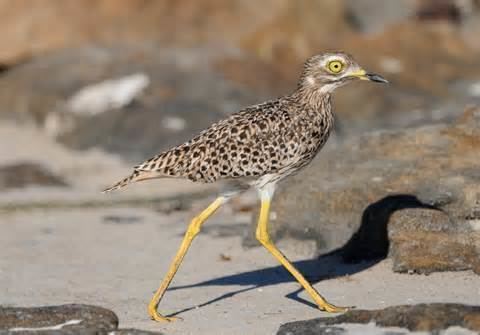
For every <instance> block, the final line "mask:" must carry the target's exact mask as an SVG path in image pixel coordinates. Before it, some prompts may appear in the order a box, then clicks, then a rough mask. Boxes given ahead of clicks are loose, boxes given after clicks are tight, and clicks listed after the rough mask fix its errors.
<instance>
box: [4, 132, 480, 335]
mask: <svg viewBox="0 0 480 335" xmlns="http://www.w3.org/2000/svg"><path fill="white" fill-rule="evenodd" d="M5 132H8V136H9V138H10V139H13V140H16V150H11V148H10V147H9V146H8V145H5V144H4V143H2V142H3V141H0V155H2V161H3V162H4V163H7V162H15V161H22V160H25V159H28V160H30V161H36V162H41V163H43V164H45V165H47V166H48V167H50V168H52V169H53V170H54V171H55V172H57V173H60V174H61V175H63V176H65V177H66V178H67V179H68V181H69V182H71V184H72V185H74V187H73V188H72V189H70V190H61V189H53V190H49V191H48V192H47V191H46V190H45V189H37V188H31V189H27V190H17V191H8V192H3V193H2V195H1V196H0V207H4V208H7V207H8V209H7V210H3V211H0V232H1V234H0V245H1V250H2V251H1V257H0V297H1V302H0V303H1V304H2V305H12V306H38V305H54V304H64V303H86V304H94V305H100V306H103V307H106V308H109V309H112V310H113V311H115V312H116V313H117V315H118V316H119V318H120V323H121V325H120V326H121V327H136V328H141V329H149V330H156V331H162V332H164V333H165V334H196V335H200V334H232V335H234V334H252V335H254V334H262V335H263V334H274V333H275V332H276V330H277V329H278V327H279V325H280V324H282V323H285V322H288V321H294V320H302V319H307V318H314V317H319V316H326V315H327V314H325V313H322V312H320V311H318V310H317V309H315V308H313V307H312V306H311V304H310V303H308V302H309V301H310V300H309V298H308V297H307V296H306V294H305V292H300V293H299V294H298V295H297V294H296V293H298V288H299V286H298V284H297V283H295V282H293V281H292V279H291V277H289V276H288V275H287V273H286V272H285V271H284V270H283V269H281V268H280V267H279V266H277V263H276V262H275V260H274V259H273V258H272V257H271V256H270V255H269V254H268V253H267V252H266V251H265V250H263V249H262V248H260V247H259V248H251V249H244V248H243V247H242V246H241V239H242V238H241V236H240V235H241V234H242V232H243V231H244V229H243V227H244V226H245V225H246V224H247V222H248V220H249V217H248V215H245V214H243V215H238V214H235V212H234V211H232V210H231V208H229V207H227V208H225V209H224V210H221V211H220V212H219V213H218V215H216V216H215V217H213V218H212V220H211V221H210V222H208V223H207V225H206V226H205V230H204V232H203V233H202V234H200V235H199V237H198V238H197V239H196V240H195V242H194V245H193V247H192V249H191V252H190V253H189V254H188V255H187V258H186V260H185V262H184V264H183V265H182V267H181V269H180V271H179V273H178V275H177V276H176V278H175V280H174V283H173V285H172V288H171V290H169V291H168V292H167V295H166V298H165V300H164V301H163V302H162V304H161V306H160V309H161V311H162V312H164V313H166V314H174V315H178V316H180V317H182V318H183V319H184V320H183V321H178V322H174V323H169V324H159V323H155V322H153V321H150V320H149V318H148V316H147V314H146V304H147V303H148V301H149V299H150V297H151V295H152V294H153V292H154V290H155V289H156V287H157V285H158V284H159V282H160V280H161V278H162V276H163V275H164V274H165V272H166V270H167V268H168V265H169V263H170V260H171V258H172V256H173V254H174V252H175V251H176V249H177V247H178V245H179V243H180V241H181V238H182V234H183V232H184V230H185V228H186V225H187V222H188V220H189V218H191V217H192V216H193V214H194V213H195V212H196V211H197V210H198V209H200V208H201V207H202V206H203V205H204V204H206V203H208V199H200V200H197V201H195V203H194V204H193V206H189V208H186V209H181V210H178V211H173V212H168V211H167V212H165V211H158V208H157V207H155V206H153V205H148V204H147V205H145V206H140V207H137V206H135V207H134V206H129V205H128V204H126V205H121V204H120V202H118V201H119V200H122V199H132V198H135V197H145V196H152V197H154V196H159V197H172V196H176V195H178V194H180V193H188V192H193V191H198V188H196V187H194V186H192V185H191V184H184V183H177V182H175V181H158V182H155V183H153V184H151V185H143V186H142V185H140V186H138V187H132V188H130V189H128V190H126V191H125V192H122V193H121V194H118V195H112V196H110V198H109V199H111V201H112V203H109V204H105V206H103V207H98V208H95V207H88V206H84V207H78V206H77V207H76V206H75V204H78V203H80V202H84V201H91V202H95V201H97V200H98V201H103V200H102V199H104V198H102V197H104V196H103V195H99V194H98V190H99V189H101V188H102V187H103V186H106V184H108V183H110V182H112V181H115V180H116V178H117V177H120V176H122V175H124V174H125V173H126V172H128V168H127V165H125V163H123V162H121V161H120V160H118V159H117V158H115V157H113V156H109V155H106V154H104V153H101V152H84V153H81V154H80V153H74V152H71V151H69V150H66V149H63V148H61V147H59V146H58V145H56V144H54V143H52V141H50V140H48V139H43V138H42V137H41V136H40V137H39V135H38V134H36V133H35V131H33V130H25V129H15V130H12V127H3V128H2V126H0V133H2V137H3V135H4V134H5ZM28 136H30V137H28ZM32 141H34V142H32ZM32 143H35V147H32ZM92 171H95V173H92ZM115 201H117V202H115ZM35 202H36V203H61V204H63V205H62V206H59V207H60V208H43V209H42V208H41V207H42V206H38V207H40V208H36V209H28V210H27V209H22V208H19V209H12V208H15V204H24V203H35ZM119 204H120V205H119ZM280 247H281V248H282V250H284V251H285V253H286V254H287V255H288V256H289V257H290V258H291V259H292V260H294V261H298V263H297V264H298V265H299V268H300V269H301V270H302V271H303V272H304V273H305V274H306V275H307V277H308V278H310V279H312V280H315V281H316V284H315V287H316V288H317V289H318V290H319V291H320V292H322V293H323V294H324V295H325V296H326V297H327V298H329V299H330V300H331V301H332V302H333V303H336V304H338V305H347V306H349V305H355V306H357V307H359V308H365V309H371V308H383V307H386V306H390V305H396V304H414V303H419V302H459V303H467V304H480V277H479V276H476V275H474V274H473V273H471V272H456V273H453V272H451V273H436V274H432V275H430V276H419V275H406V274H404V275H402V274H395V273H393V272H392V271H391V264H390V263H389V261H388V260H386V261H382V262H380V263H377V264H360V265H357V266H351V267H346V266H341V265H339V264H337V263H336V262H335V260H332V259H326V260H325V259H324V260H321V261H314V260H312V258H313V250H314V248H313V246H312V245H311V244H310V243H308V242H294V241H289V242H284V243H281V245H280ZM327 275H328V276H330V277H331V278H330V279H325V277H326V276H327ZM322 278H323V280H319V279H322Z"/></svg>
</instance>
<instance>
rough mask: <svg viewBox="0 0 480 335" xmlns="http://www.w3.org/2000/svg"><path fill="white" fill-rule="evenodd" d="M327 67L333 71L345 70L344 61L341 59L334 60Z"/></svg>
mask: <svg viewBox="0 0 480 335" xmlns="http://www.w3.org/2000/svg"><path fill="white" fill-rule="evenodd" d="M327 69H328V71H330V72H331V73H340V72H341V71H342V70H343V63H342V62H341V61H339V60H332V61H331V62H329V63H328V65H327Z"/></svg>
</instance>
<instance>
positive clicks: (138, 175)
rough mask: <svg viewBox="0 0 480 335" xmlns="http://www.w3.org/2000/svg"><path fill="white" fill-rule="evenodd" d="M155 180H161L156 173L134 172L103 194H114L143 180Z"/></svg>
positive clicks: (105, 190)
mask: <svg viewBox="0 0 480 335" xmlns="http://www.w3.org/2000/svg"><path fill="white" fill-rule="evenodd" d="M153 178H159V175H158V173H155V172H154V171H142V170H134V171H133V172H132V174H131V175H129V176H128V177H126V178H124V179H122V180H120V181H119V182H118V183H116V184H113V185H112V186H110V187H108V188H106V189H104V190H103V191H102V193H108V192H112V191H115V190H118V189H120V188H123V187H125V186H127V185H128V184H131V183H135V182H137V181H141V180H146V179H153Z"/></svg>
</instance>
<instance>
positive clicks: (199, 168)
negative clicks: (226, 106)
mask: <svg viewBox="0 0 480 335" xmlns="http://www.w3.org/2000/svg"><path fill="white" fill-rule="evenodd" d="M289 118H290V114H289V113H288V110H285V109H284V108H283V103H282V101H281V100H275V101H271V102H267V103H264V104H261V105H256V106H253V107H249V108H246V109H244V110H242V111H240V112H237V113H235V114H232V115H231V116H230V117H228V118H226V119H224V120H221V121H219V122H217V123H214V124H213V125H212V126H210V127H209V128H207V129H206V130H204V131H203V132H201V133H200V134H199V135H198V136H196V137H194V138H193V139H191V140H190V141H188V142H185V143H184V144H181V145H179V146H177V147H174V148H172V149H170V150H168V151H165V152H163V153H161V154H159V155H157V156H155V157H152V158H150V159H149V160H147V161H145V162H143V163H142V164H139V165H137V166H136V167H135V171H139V172H140V173H142V172H150V173H152V172H154V173H157V174H158V177H183V178H188V179H190V180H193V181H203V182H213V181H216V180H217V179H221V178H239V177H255V176H261V175H264V174H268V173H272V172H274V171H276V170H278V169H279V168H280V167H281V166H280V165H281V164H280V160H279V157H278V156H279V155H278V153H279V151H281V150H285V148H286V146H287V145H288V143H287V142H288V138H290V137H291V136H290V135H292V136H293V134H289V132H291V127H287V123H288V122H291V120H290V119H289ZM292 145H293V144H292Z"/></svg>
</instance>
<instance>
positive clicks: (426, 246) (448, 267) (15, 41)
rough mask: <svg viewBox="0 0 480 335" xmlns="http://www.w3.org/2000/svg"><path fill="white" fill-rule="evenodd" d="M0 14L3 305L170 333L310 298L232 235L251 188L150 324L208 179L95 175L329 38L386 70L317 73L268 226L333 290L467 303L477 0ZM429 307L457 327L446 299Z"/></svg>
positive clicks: (295, 70)
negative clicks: (295, 155) (81, 311)
mask: <svg viewBox="0 0 480 335" xmlns="http://www.w3.org/2000/svg"><path fill="white" fill-rule="evenodd" d="M0 32H1V35H0V36H1V37H2V40H1V46H0V246H1V247H2V255H1V256H0V296H1V297H2V302H1V304H6V305H13V306H32V305H36V306H42V305H47V304H48V305H52V304H64V303H72V302H75V303H88V304H94V305H102V306H104V307H107V308H110V309H113V310H114V311H115V313H118V316H119V318H120V319H121V325H122V326H123V327H137V328H138V327H139V328H143V329H147V328H148V329H152V330H155V331H158V329H162V331H163V330H164V329H165V330H166V333H168V334H187V333H188V334H212V333H213V334H222V333H223V334H227V333H228V334H239V335H240V334H252V335H255V334H258V335H260V334H261V335H263V334H265V333H274V332H275V331H276V330H277V329H278V327H279V325H280V324H282V323H285V322H288V321H293V320H300V319H304V318H314V317H318V316H319V315H320V314H319V311H318V310H317V309H315V308H309V307H308V306H307V305H309V304H310V303H309V302H307V303H305V301H307V300H308V301H309V298H308V296H307V295H306V294H305V292H301V290H298V289H297V288H298V285H297V284H295V283H293V282H292V278H291V277H290V276H289V275H288V274H287V273H286V271H284V270H283V269H282V268H281V267H280V266H277V263H276V262H275V260H274V259H272V258H271V256H270V255H268V254H267V253H266V252H265V250H263V249H262V248H244V247H245V246H258V242H257V241H256V240H255V238H254V233H253V232H254V230H255V222H256V211H257V208H258V203H257V199H256V194H255V193H254V192H252V193H246V194H243V195H242V196H240V197H238V198H236V199H233V200H232V201H231V202H229V203H228V204H227V205H226V206H224V208H223V209H222V210H221V211H219V213H218V214H217V215H215V217H213V218H212V220H211V221H210V222H208V224H207V225H205V229H204V230H202V236H201V238H199V239H197V240H196V241H195V244H196V245H194V249H195V251H194V252H192V253H191V254H190V255H188V257H187V258H186V260H185V262H184V264H182V269H181V271H179V274H178V275H177V277H176V278H175V282H174V283H173V284H174V288H172V290H169V291H168V292H167V296H168V299H167V302H166V304H165V306H166V310H167V311H168V313H174V314H173V315H175V314H180V316H182V317H185V319H186V322H182V323H175V324H174V325H169V326H165V325H162V326H161V327H162V328H159V327H160V326H159V325H157V324H155V323H153V322H151V321H150V320H149V319H148V317H147V315H146V313H145V304H146V302H147V301H148V299H149V298H150V297H151V294H152V292H153V290H154V289H155V288H156V285H157V284H158V281H159V280H160V278H161V276H162V275H163V273H164V272H165V271H166V270H167V267H168V264H169V261H170V259H171V257H172V255H173V253H174V251H175V250H177V248H178V245H179V243H180V241H181V238H182V235H183V233H184V231H185V228H186V225H187V222H188V221H189V220H190V219H191V218H192V217H193V216H194V215H196V214H197V213H198V212H199V211H200V210H201V209H202V208H204V207H205V206H206V204H207V203H208V202H209V201H210V200H211V198H213V197H214V196H215V194H216V190H215V189H213V188H212V187H211V186H210V185H204V186H199V185H197V184H193V183H189V182H186V181H185V182H182V181H177V180H171V179H165V180H153V181H149V182H148V183H138V184H135V185H132V186H131V187H129V188H127V189H125V190H123V191H120V192H115V193H112V194H108V195H104V194H101V193H100V190H102V189H104V188H105V187H107V186H109V185H111V184H112V183H114V182H116V181H117V180H119V179H120V178H123V177H124V176H126V175H127V174H129V173H130V172H131V168H132V166H133V165H134V164H137V163H139V162H141V161H142V160H143V159H146V158H149V157H151V156H152V155H155V154H157V153H159V152H160V151H161V150H164V149H167V148H169V147H171V146H173V145H176V144H179V143H182V142H183V141H185V140H187V139H189V138H190V137H191V136H193V135H194V134H196V133H198V132H199V131H201V130H202V129H204V128H205V127H207V126H209V125H210V124H211V123H212V122H214V121H216V120H218V119H221V118H224V117H226V116H228V115H229V114H231V113H234V112H236V111H237V110H239V109H240V108H242V107H245V106H248V105H250V104H256V103H260V102H263V101H265V100H267V99H272V98H275V97H278V96H280V95H283V94H288V93H290V92H292V91H293V90H294V89H295V87H296V82H297V79H298V76H299V73H300V71H301V69H302V65H303V62H304V61H305V59H306V58H307V57H309V56H311V55H314V54H317V53H322V52H325V51H333V50H343V51H345V52H348V53H350V54H352V55H353V56H354V58H355V59H356V60H357V61H358V62H359V64H361V65H362V66H363V67H364V68H365V69H367V70H368V71H372V72H377V73H379V74H381V75H382V76H384V77H385V78H387V79H388V80H389V81H390V82H391V84H390V85H376V84H372V83H365V82H361V83H356V84H352V85H348V86H346V87H345V88H342V89H341V90H338V92H335V99H334V103H335V105H336V106H335V111H336V118H337V122H336V131H335V132H334V134H333V135H332V136H331V138H330V140H329V141H328V143H327V145H326V147H325V149H324V150H323V151H322V152H321V153H320V154H319V155H318V159H316V160H315V161H314V162H312V164H311V165H310V166H309V167H308V168H306V169H305V171H302V173H300V174H298V175H297V176H295V177H292V178H291V179H289V180H288V181H286V182H285V183H284V184H282V186H281V189H279V191H278V192H277V195H276V197H275V200H274V202H273V206H272V215H271V221H272V225H271V227H270V232H271V233H272V236H273V238H274V239H275V240H276V242H278V243H279V246H280V248H281V250H283V251H284V252H285V253H286V254H287V255H288V256H289V257H291V259H292V260H293V261H295V262H296V265H297V266H298V268H299V269H300V271H302V272H304V273H305V274H306V277H307V278H308V279H309V280H312V281H313V282H314V283H318V287H319V289H320V291H321V292H322V293H324V294H326V297H327V298H328V299H329V300H332V302H334V303H335V304H339V305H344V306H352V305H356V306H358V307H360V308H367V309H382V308H385V307H386V306H394V305H405V304H418V303H428V302H456V303H468V304H476V305H478V304H479V302H480V289H479V288H480V276H478V275H477V274H480V188H479V187H480V186H479V185H480V170H479V169H478V166H479V165H480V155H479V154H478V148H479V147H480V110H479V109H478V108H474V107H469V106H472V105H480V38H479V37H480V0H262V1H254V0H251V1H250V0H244V1H242V0H237V1H235V0H231V1H226V0H0ZM322 255H323V256H322ZM339 255H340V256H341V257H337V256H339ZM230 260H233V261H232V262H230ZM99 269H101V270H99ZM467 270H473V272H472V271H467ZM453 271H457V272H453ZM434 272H438V273H434ZM401 273H409V274H413V273H427V274H430V273H431V275H430V276H428V277H425V276H408V275H402V274H401ZM328 279H331V280H328ZM262 290H264V293H263V295H262V293H261V292H262ZM292 291H293V292H292ZM299 295H300V296H301V297H299ZM286 297H288V298H290V299H287V298H286ZM302 302H303V303H302ZM0 307H1V306H0ZM437 307H438V306H437ZM437 307H435V306H434V307H432V308H433V309H435V310H436V311H438V310H440V314H439V315H440V316H439V317H438V320H443V321H445V320H447V321H445V322H446V323H448V325H457V322H458V321H451V320H450V319H449V318H447V317H445V316H446V315H448V316H449V317H452V318H454V317H455V315H457V313H458V307H457V306H456V305H455V307H454V308H453V310H447V311H445V312H444V311H443V310H441V309H438V308H437ZM162 308H163V307H162ZM422 308H423V307H422ZM468 308H470V307H468ZM22 313H23V312H22ZM386 313H387V314H388V315H393V316H394V318H395V320H404V321H403V322H404V324H402V323H400V324H398V326H400V327H410V325H411V324H414V323H416V322H417V321H418V318H417V314H418V313H417V311H415V312H414V313H412V318H413V320H414V321H412V322H410V321H409V320H410V319H409V318H406V317H405V315H406V313H405V312H404V310H402V309H400V310H398V311H397V312H395V313H393V314H392V313H390V312H389V311H388V310H386ZM50 314H51V313H50ZM477 314H478V313H477ZM22 315H23V314H22ZM426 315H427V316H428V315H434V314H432V313H431V312H430V310H428V312H427V313H426ZM213 316H215V317H213ZM477 316H478V315H477ZM434 318H435V316H434ZM7 319H8V315H7ZM25 319H28V318H27V317H26V318H25ZM32 319H33V318H32ZM74 319H78V318H77V317H75V318H74ZM461 319H462V320H463V319H464V318H463V317H462V318H461ZM477 319H478V318H477ZM477 319H475V320H477ZM342 320H343V319H342ZM472 320H473V317H472ZM21 322H23V321H22V320H21ZM54 322H56V323H58V319H57V321H55V320H54ZM342 322H344V321H342ZM436 322H437V321H432V322H430V321H426V322H423V323H422V322H420V323H419V324H420V325H422V326H421V327H423V326H425V325H427V324H428V325H436V324H437V323H436ZM462 322H463V321H462ZM472 323H473V321H472ZM39 324H40V325H41V326H44V325H45V323H44V322H43V321H42V322H40V323H39ZM475 324H476V325H477V327H480V326H478V325H480V323H479V322H477V323H475ZM395 325H397V324H396V323H395ZM1 326H2V312H1V308H0V331H1V329H2V328H1ZM16 326H19V327H32V325H30V324H29V325H26V324H25V323H20V324H18V325H16ZM212 329H213V331H212ZM420 330H422V331H423V330H425V329H424V328H421V329H420ZM476 331H477V332H478V331H480V329H478V328H476ZM477 332H476V333H477Z"/></svg>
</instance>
